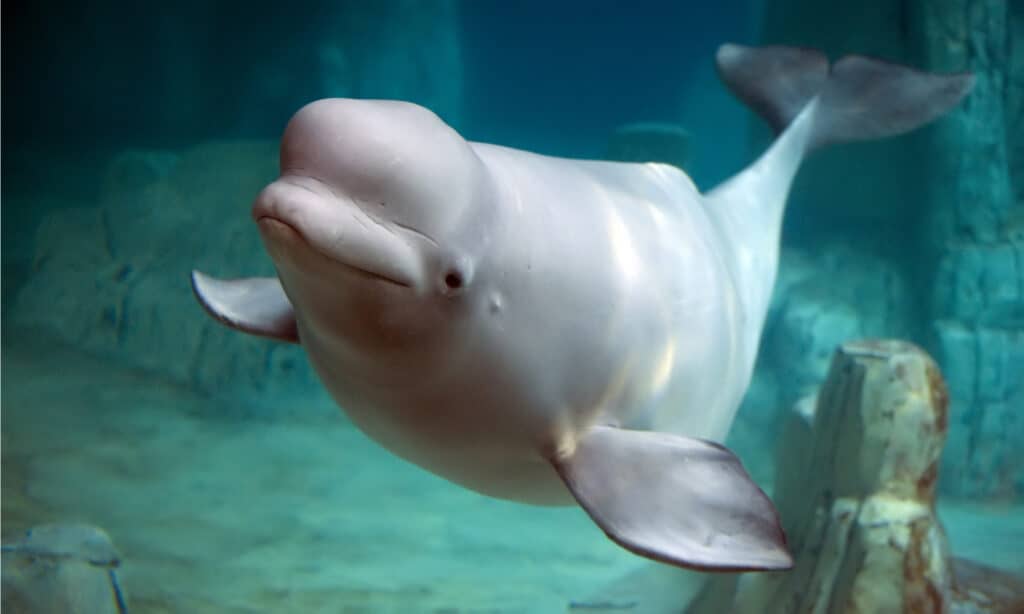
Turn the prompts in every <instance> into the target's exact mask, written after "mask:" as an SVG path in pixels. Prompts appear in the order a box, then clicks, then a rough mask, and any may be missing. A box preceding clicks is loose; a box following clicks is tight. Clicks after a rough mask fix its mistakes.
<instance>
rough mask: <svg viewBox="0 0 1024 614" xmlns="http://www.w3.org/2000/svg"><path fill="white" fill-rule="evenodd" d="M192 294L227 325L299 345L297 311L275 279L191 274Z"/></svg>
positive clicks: (212, 314) (216, 318) (210, 312)
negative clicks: (296, 321) (231, 277)
mask: <svg viewBox="0 0 1024 614" xmlns="http://www.w3.org/2000/svg"><path fill="white" fill-rule="evenodd" d="M192 291H193V292H194V293H195V295H196V298H197V299H198V300H199V304H200V305H202V306H203V309H205V310H206V313H208V314H210V316H211V317H213V319H215V320H217V321H218V322H220V323H221V324H224V325H225V326H228V327H230V328H234V329H235V330H240V331H242V332H244V333H249V334H251V335H258V336H260V337H269V338H271V339H276V340H278V341H287V342H289V343H299V330H298V327H297V326H296V324H295V312H294V311H292V304H291V302H290V301H289V300H288V297H287V296H286V295H285V293H284V289H283V288H282V287H281V282H280V280H278V279H277V278H276V277H247V278H243V279H217V278H215V277H210V276H209V275H205V274H203V273H200V272H199V271H192Z"/></svg>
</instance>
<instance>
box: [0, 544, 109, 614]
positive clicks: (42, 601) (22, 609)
mask: <svg viewBox="0 0 1024 614" xmlns="http://www.w3.org/2000/svg"><path fill="white" fill-rule="evenodd" d="M2 551H3V563H2V567H3V574H2V597H0V603H2V607H3V609H4V611H5V612H19V613H21V614H126V613H127V600H126V597H125V595H124V592H123V590H122V588H121V585H120V582H119V580H118V577H117V568H118V567H119V566H120V564H121V561H120V555H119V554H118V552H117V549H116V548H115V547H114V544H113V543H112V542H111V541H110V537H109V536H108V535H107V534H106V532H105V531H103V530H102V529H99V528H97V527H92V526H88V525H76V524H70V525H69V524H51V525H42V526H39V527H35V528H33V529H31V530H29V531H28V532H27V533H26V534H25V535H24V536H22V537H20V538H19V539H16V540H11V541H10V542H5V543H4V544H3V547H2Z"/></svg>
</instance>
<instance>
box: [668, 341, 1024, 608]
mask: <svg viewBox="0 0 1024 614" xmlns="http://www.w3.org/2000/svg"><path fill="white" fill-rule="evenodd" d="M947 406H948V397H947V391H946V386H945V383H944V381H943V379H942V376H941V374H940V372H939V370H938V368H937V366H936V365H935V363H934V362H933V361H932V359H931V358H929V357H928V356H927V355H926V354H925V353H924V352H923V351H921V350H920V349H918V348H917V347H915V346H913V345H910V344H908V343H903V342H898V341H865V342H857V343H848V344H846V345H844V346H842V347H841V348H840V350H839V351H838V352H837V353H836V354H835V356H834V358H833V360H832V364H831V367H830V370H829V375H828V378H827V379H826V380H825V383H824V385H823V386H822V388H821V390H820V391H819V392H818V394H817V396H816V397H808V398H807V399H805V400H804V401H802V402H801V403H798V404H797V406H796V407H795V409H794V411H793V412H792V415H791V416H790V419H789V422H788V423H787V425H786V428H785V432H784V434H783V437H782V439H781V440H780V442H779V446H778V458H777V464H778V469H777V471H776V476H777V478H776V485H775V492H774V499H775V501H776V504H777V506H778V508H779V513H780V516H781V518H782V521H783V524H784V526H785V529H786V534H787V537H788V540H789V546H790V548H791V551H792V553H793V555H794V558H795V560H796V565H795V567H794V568H793V570H791V571H789V572H784V573H771V574H746V575H743V576H721V577H716V578H714V579H712V580H711V581H710V582H709V584H708V586H706V587H705V590H704V592H703V593H702V594H701V595H700V596H699V597H698V598H697V599H696V600H695V601H694V603H693V604H692V605H691V607H690V609H689V610H688V612H690V614H705V613H707V614H710V613H711V612H716V613H717V612H733V613H735V614H744V613H748V612H749V613H751V614H754V613H757V614H761V613H774V612H779V613H782V612H833V613H837V614H838V613H850V614H854V613H857V612H872V613H877V614H888V613H892V614H897V613H900V612H936V613H941V612H1004V611H1005V612H1009V611H1012V610H1004V609H1002V607H1003V606H1004V605H1006V604H1012V603H1014V600H1015V599H1020V598H1022V597H1024V594H1014V591H1015V590H1016V589H1015V588H1014V587H1015V586H1019V584H1014V580H1013V579H1012V578H1011V579H1006V580H1005V581H1004V582H1002V583H992V582H987V583H986V582H981V581H980V580H979V578H983V577H985V574H978V573H974V574H970V573H968V572H967V571H961V572H960V573H961V574H962V575H961V576H960V577H958V576H957V573H958V569H960V568H962V569H967V570H970V569H973V570H977V569H978V567H977V565H970V564H960V567H957V565H956V564H955V563H954V560H953V558H952V557H951V555H950V550H949V546H948V544H947V540H946V536H945V533H944V531H943V528H942V525H941V523H940V522H939V520H938V518H937V517H936V514H935V505H934V503H935V487H936V480H937V478H938V475H939V457H940V455H941V453H942V449H943V445H944V443H945V440H946V433H947V430H948V427H949V416H948V413H947V412H948V407H947ZM1003 575H1005V574H1003ZM969 608H976V609H969Z"/></svg>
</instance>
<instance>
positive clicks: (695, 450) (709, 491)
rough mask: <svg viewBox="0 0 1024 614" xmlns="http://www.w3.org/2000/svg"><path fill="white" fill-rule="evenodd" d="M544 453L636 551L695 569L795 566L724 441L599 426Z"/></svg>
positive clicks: (764, 502)
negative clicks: (571, 446)
mask: <svg viewBox="0 0 1024 614" xmlns="http://www.w3.org/2000/svg"><path fill="white" fill-rule="evenodd" d="M552 462H553V464H554V466H555V468H556V469H557V470H558V473H559V475H561V476H562V479H563V480H564V481H565V483H566V485H567V486H568V487H569V490H570V491H571V492H572V494H573V495H574V496H575V497H576V500H577V501H579V504H580V505H581V506H582V507H583V509H584V510H586V512H587V513H588V514H590V517H591V518H592V519H593V520H594V522H596V523H597V525H598V526H600V527H601V529H603V530H604V532H605V533H606V534H607V535H608V537H610V538H611V539H612V540H614V541H615V542H616V543H618V544H619V545H621V546H622V547H624V548H626V549H627V550H631V551H633V552H635V553H636V554H639V555H641V556H645V557H648V558H652V559H655V560H657V561H661V562H663V563H669V564H672V565H678V566H681V567H686V568H690V569H696V570H701V571H764V570H780V569H789V568H791V567H792V566H793V559H792V557H791V556H790V554H789V551H788V550H787V548H786V537H785V534H784V533H783V531H782V527H781V526H780V524H779V516H778V513H777V512H776V511H775V506H774V505H772V502H771V500H769V499H768V497H767V496H766V495H765V494H764V492H763V491H762V490H761V489H760V488H758V486H757V484H755V483H754V482H753V480H751V479H750V476H749V475H747V472H746V471H745V470H744V469H743V465H742V464H741V463H740V461H739V459H738V458H736V456H735V455H734V454H733V453H732V452H730V451H729V450H727V449H726V448H724V447H723V446H720V445H718V444H716V443H711V442H707V441H703V440H700V439H691V438H688V437H680V436H677V435H670V434H667V433H658V432H650V431H630V430H623V429H617V428H613V427H606V426H597V427H593V428H591V429H590V430H588V431H587V432H586V433H585V434H584V435H583V436H582V437H581V438H580V439H579V441H578V442H577V445H576V449H575V451H574V452H573V453H572V454H571V455H567V456H565V457H563V458H555V459H553V460H552Z"/></svg>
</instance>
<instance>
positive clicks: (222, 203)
mask: <svg viewBox="0 0 1024 614" xmlns="http://www.w3.org/2000/svg"><path fill="white" fill-rule="evenodd" d="M276 175H277V145H276V143H273V142H269V141H268V142H261V141H238V142H223V143H211V144H207V145H201V146H198V147H195V148H192V149H189V150H186V151H183V152H147V151H129V152H125V153H124V154H122V155H120V156H118V157H117V158H115V159H114V160H113V161H112V162H111V163H110V165H109V167H108V170H107V173H106V179H105V181H104V184H105V187H104V189H103V193H102V195H101V196H100V204H99V206H96V207H89V208H79V209H66V210H61V211H59V212H55V213H53V214H51V215H50V216H48V217H47V218H46V219H45V220H44V221H43V223H42V224H41V226H40V229H39V232H38V234H37V238H36V244H35V255H34V259H33V269H34V270H33V274H32V275H31V276H30V277H29V278H28V281H27V282H26V284H25V285H24V287H23V288H22V289H21V291H20V292H19V294H18V296H17V299H16V301H15V302H14V305H13V308H12V309H11V310H10V313H8V314H6V317H8V318H10V320H9V321H10V322H12V323H14V324H15V325H19V326H30V327H34V328H37V329H41V330H44V331H46V332H48V333H50V334H53V335H55V336H57V337H58V338H60V339H62V340H63V341H65V342H68V343H70V344H72V345H75V346H77V347H81V348H84V349H87V350H90V351H93V352H96V353H98V354H102V355H106V356H110V357H114V358H116V359H118V360H120V361H121V362H124V363H128V364H130V365H131V366H134V367H138V368H142V369H146V370H151V371H155V372H159V373H161V374H163V375H166V376H169V377H170V378H172V379H175V380H177V381H182V382H187V383H190V384H193V385H195V386H197V387H199V388H200V389H202V390H205V391H208V392H212V393H221V394H236V393H239V391H244V392H242V394H247V395H249V398H246V399H243V400H242V401H241V402H240V403H239V405H246V404H251V407H252V408H256V407H257V406H258V405H260V403H261V402H262V401H261V399H266V398H269V397H273V396H275V394H279V393H288V392H292V391H296V392H297V391H313V390H318V389H319V388H318V387H316V386H313V385H312V384H313V383H314V379H313V374H312V372H311V370H310V369H309V368H308V365H307V363H306V361H305V358H304V356H303V355H302V352H301V349H300V348H298V347H295V346H286V345H283V344H277V343H271V342H268V341H264V340H260V339H256V338H254V337H250V336H248V335H240V334H237V333H234V332H233V331H230V330H228V329H225V328H224V327H222V326H219V325H217V324H216V323H214V322H213V321H212V320H210V319H209V318H208V317H206V315H205V314H204V313H203V312H202V309H200V308H199V307H198V305H197V304H196V302H195V299H194V298H193V297H192V291H191V289H190V287H189V277H188V275H189V271H190V270H191V269H192V268H200V269H203V270H206V271H210V272H212V273H215V274H222V275H228V276H232V275H238V276H246V275H269V274H273V265H272V263H271V262H270V260H269V258H268V257H267V256H266V255H265V253H264V251H263V248H262V245H261V244H260V239H259V234H258V232H257V231H256V228H255V225H254V224H253V223H252V221H251V219H250V217H249V207H250V206H251V202H252V199H253V198H254V196H255V195H256V194H257V193H258V192H259V190H260V189H262V187H263V186H264V185H266V184H267V183H269V182H270V181H272V180H273V179H274V177H275V176H276Z"/></svg>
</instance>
